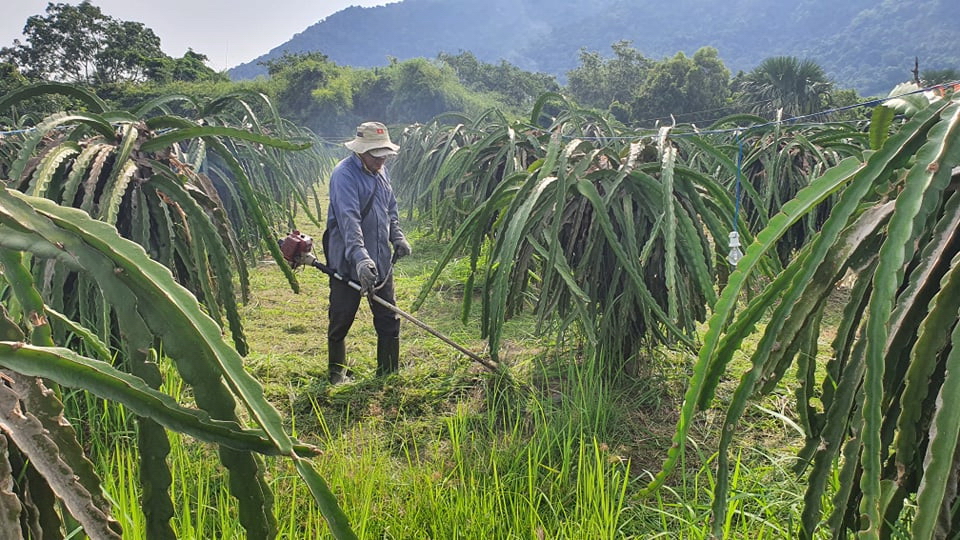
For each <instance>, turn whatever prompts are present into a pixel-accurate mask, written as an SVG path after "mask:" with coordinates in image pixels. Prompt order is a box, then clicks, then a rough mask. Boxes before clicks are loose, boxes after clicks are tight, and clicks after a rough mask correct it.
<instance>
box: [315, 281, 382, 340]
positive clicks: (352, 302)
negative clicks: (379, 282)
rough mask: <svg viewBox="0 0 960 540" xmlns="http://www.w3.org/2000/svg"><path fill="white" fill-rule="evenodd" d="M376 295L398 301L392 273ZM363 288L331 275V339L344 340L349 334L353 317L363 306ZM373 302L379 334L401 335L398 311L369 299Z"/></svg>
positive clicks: (372, 306)
mask: <svg viewBox="0 0 960 540" xmlns="http://www.w3.org/2000/svg"><path fill="white" fill-rule="evenodd" d="M376 295H377V296H379V297H380V298H382V299H384V300H386V301H387V302H389V303H390V304H392V305H396V294H395V292H394V288H393V276H392V275H391V276H389V277H388V278H387V279H386V281H385V282H384V283H383V286H382V287H380V289H378V290H377V292H376ZM360 298H361V296H360V292H359V291H357V290H356V289H353V288H351V287H350V286H349V285H347V284H346V283H344V282H343V281H340V280H339V279H336V278H333V277H331V278H330V311H329V315H330V325H329V326H328V327H327V339H328V340H330V341H335V342H339V341H343V340H344V339H345V338H346V337H347V332H349V331H350V327H351V326H353V321H354V319H355V318H356V317H357V309H358V308H359V307H360ZM368 301H369V302H370V311H371V312H372V313H373V327H374V328H375V329H376V330H377V337H379V338H398V337H400V316H399V315H398V314H396V313H395V312H393V311H391V310H389V309H387V308H386V307H384V306H382V305H380V304H379V303H378V302H374V301H373V300H372V299H368Z"/></svg>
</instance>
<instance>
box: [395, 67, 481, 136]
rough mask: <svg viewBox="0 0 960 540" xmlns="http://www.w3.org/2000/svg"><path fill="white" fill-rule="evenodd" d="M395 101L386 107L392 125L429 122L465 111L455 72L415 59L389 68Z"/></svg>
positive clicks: (460, 88)
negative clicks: (450, 113) (435, 117)
mask: <svg viewBox="0 0 960 540" xmlns="http://www.w3.org/2000/svg"><path fill="white" fill-rule="evenodd" d="M389 71H390V78H391V81H392V90H393V99H392V101H391V102H390V105H389V106H388V107H387V115H388V119H389V121H391V122H426V121H428V120H430V119H431V118H433V117H434V116H437V115H438V114H440V113H444V112H449V111H456V110H462V107H463V96H462V95H458V93H462V90H463V89H462V87H459V85H457V84H456V82H457V81H456V76H455V75H454V73H453V70H451V69H449V68H446V69H444V68H442V67H439V66H437V65H434V64H431V63H430V62H429V61H427V60H425V59H423V58H413V59H411V60H407V61H405V62H400V63H398V64H396V65H393V66H391V67H390V70H389Z"/></svg>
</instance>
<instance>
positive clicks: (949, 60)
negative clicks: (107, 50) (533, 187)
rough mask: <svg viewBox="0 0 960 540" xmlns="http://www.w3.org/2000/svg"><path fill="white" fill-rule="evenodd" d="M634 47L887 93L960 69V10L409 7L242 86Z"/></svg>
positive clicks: (318, 35) (808, 1)
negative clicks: (309, 63)
mask: <svg viewBox="0 0 960 540" xmlns="http://www.w3.org/2000/svg"><path fill="white" fill-rule="evenodd" d="M620 40H627V41H630V42H631V44H632V46H633V47H634V48H635V49H637V50H639V51H640V52H641V53H643V54H644V56H647V57H649V58H653V59H657V60H659V59H662V58H665V57H669V56H673V55H675V54H676V53H677V52H679V51H682V52H684V53H686V54H687V55H688V56H690V55H692V54H693V53H694V52H695V51H696V50H697V49H698V48H700V47H703V46H711V47H714V48H716V49H717V50H718V51H719V52H720V58H721V59H722V60H723V61H724V63H725V64H726V66H727V67H728V68H729V69H730V70H731V71H732V72H733V73H736V72H737V71H741V70H742V71H749V70H751V69H753V68H754V67H756V66H757V65H758V64H759V63H760V62H761V61H762V60H763V59H765V58H769V57H771V56H782V55H789V56H796V57H798V58H810V59H812V60H814V61H816V62H817V63H818V64H820V66H822V67H823V68H824V70H825V71H826V72H827V74H828V75H829V76H830V77H831V78H832V79H833V80H834V81H835V82H836V83H837V84H838V85H839V86H840V87H841V88H855V89H856V90H857V91H859V92H860V93H861V94H862V95H878V94H886V93H887V92H888V91H889V90H890V89H892V88H893V87H894V86H895V85H896V84H897V83H900V82H903V81H907V80H910V79H912V73H911V70H912V69H913V66H914V58H919V61H920V68H921V72H922V71H924V70H927V69H930V70H933V69H938V70H939V69H960V47H957V45H958V44H960V2H957V0H926V1H923V0H882V1H879V2H878V1H877V0H789V1H788V0H727V1H725V2H716V1H715V0H673V1H671V2H660V1H653V0H403V1H401V2H395V3H392V4H387V5H384V6H378V7H369V8H364V7H350V8H347V9H344V10H342V11H339V12H337V13H334V14H333V15H330V16H329V17H327V18H325V19H323V20H321V21H319V22H317V23H316V24H313V25H311V26H310V27H308V28H307V29H306V30H304V31H303V32H301V33H299V34H297V35H295V36H294V37H293V38H291V39H290V40H289V41H287V42H286V43H284V44H282V45H280V46H278V47H276V48H274V49H272V50H270V51H269V52H268V53H266V54H264V55H263V56H260V57H259V58H256V59H255V60H253V61H251V62H249V63H246V64H241V65H239V66H236V67H234V68H233V69H231V70H230V71H229V74H230V76H231V78H233V79H250V78H254V77H256V76H258V75H262V74H265V73H266V69H265V68H264V67H263V66H261V65H258V63H259V62H263V61H265V60H270V59H274V58H279V57H280V56H282V55H283V54H284V53H285V52H289V53H300V52H311V51H319V52H321V53H323V54H325V55H327V56H328V57H329V58H330V59H331V60H333V61H334V62H336V63H338V64H341V65H349V66H354V67H375V66H382V65H386V64H387V63H388V62H389V61H390V59H391V58H396V59H398V60H406V59H408V58H413V57H425V58H435V57H436V56H437V54H439V53H440V52H446V53H451V54H457V53H459V52H461V51H470V52H472V53H473V54H474V55H476V57H477V58H478V59H480V60H482V61H485V62H490V63H498V62H499V61H500V60H507V61H508V62H510V63H512V64H515V65H517V66H518V67H520V68H522V69H525V70H528V71H539V72H543V73H549V74H552V75H555V76H557V78H558V79H559V80H561V81H563V80H564V79H565V75H566V73H567V72H568V71H570V70H571V69H573V68H575V67H577V65H578V64H579V52H580V51H581V49H586V50H589V51H596V52H600V53H601V54H603V55H605V56H609V55H611V54H612V53H611V49H610V46H611V45H612V44H613V43H615V42H617V41H620Z"/></svg>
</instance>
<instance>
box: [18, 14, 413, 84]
mask: <svg viewBox="0 0 960 540" xmlns="http://www.w3.org/2000/svg"><path fill="white" fill-rule="evenodd" d="M80 1H81V0H53V3H57V4H63V3H66V4H79V3H80ZM393 1H396V0H266V1H263V0H163V1H157V0H91V2H90V3H92V4H93V5H95V6H97V7H99V8H100V10H101V11H102V12H103V13H104V14H105V15H108V16H110V17H113V18H115V19H119V20H123V21H134V22H139V23H143V24H144V25H145V26H146V27H147V28H150V29H152V30H153V31H154V33H156V34H157V36H159V37H160V46H161V47H162V48H163V51H164V52H165V53H167V54H168V55H170V56H174V57H180V56H183V53H185V52H186V51H187V49H188V48H192V49H193V50H194V51H195V52H198V53H201V54H205V55H207V57H208V58H209V62H208V65H209V66H210V67H212V68H213V69H215V70H217V71H222V70H224V69H228V68H231V67H234V66H236V65H237V64H242V63H244V62H249V61H250V60H253V59H254V58H256V57H258V56H260V55H261V54H264V53H266V52H268V51H269V50H270V49H272V48H274V47H276V46H277V45H280V44H281V43H284V42H286V41H287V40H289V39H290V38H291V37H293V35H294V34H297V33H299V32H302V31H304V30H306V29H307V27H308V26H310V25H312V24H314V23H316V22H318V21H320V20H321V19H323V18H324V17H326V16H328V15H330V14H332V13H336V12H337V11H340V10H341V9H344V8H346V7H349V6H364V7H369V6H377V5H383V4H385V3H388V2H393ZM48 3H50V2H48V1H47V0H0V47H9V46H11V45H13V40H14V39H21V40H22V34H21V32H22V31H23V25H24V23H26V21H27V17H29V16H31V15H45V14H46V8H47V4H48Z"/></svg>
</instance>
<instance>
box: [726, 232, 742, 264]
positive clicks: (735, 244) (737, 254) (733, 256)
mask: <svg viewBox="0 0 960 540" xmlns="http://www.w3.org/2000/svg"><path fill="white" fill-rule="evenodd" d="M729 247H730V253H729V254H728V255H727V260H728V261H730V264H732V265H733V266H736V265H737V263H738V262H740V259H742V258H743V252H742V251H740V235H739V234H737V231H731V232H730V243H729Z"/></svg>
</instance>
